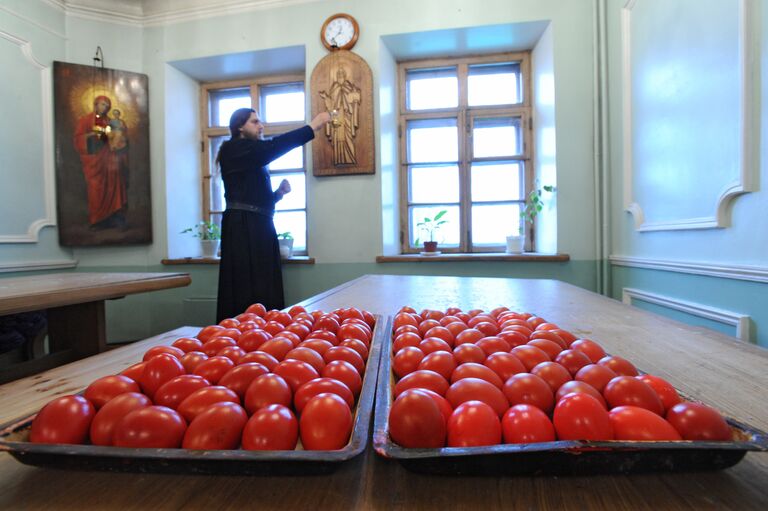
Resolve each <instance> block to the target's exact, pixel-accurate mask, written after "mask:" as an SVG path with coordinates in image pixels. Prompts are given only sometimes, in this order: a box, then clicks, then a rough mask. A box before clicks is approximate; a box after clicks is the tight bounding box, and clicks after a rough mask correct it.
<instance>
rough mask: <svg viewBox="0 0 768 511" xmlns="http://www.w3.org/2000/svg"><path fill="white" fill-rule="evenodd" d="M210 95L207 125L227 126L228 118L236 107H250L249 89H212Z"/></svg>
mask: <svg viewBox="0 0 768 511" xmlns="http://www.w3.org/2000/svg"><path fill="white" fill-rule="evenodd" d="M209 95H210V96H209V97H210V105H211V109H210V116H209V118H208V123H209V126H224V127H227V126H229V118H230V117H232V113H233V112H234V111H235V110H237V109H238V108H251V89H250V88H248V87H245V88H242V87H241V88H237V89H221V90H212V91H210V93H209Z"/></svg>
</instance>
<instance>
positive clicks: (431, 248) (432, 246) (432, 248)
mask: <svg viewBox="0 0 768 511" xmlns="http://www.w3.org/2000/svg"><path fill="white" fill-rule="evenodd" d="M424 252H437V242H436V241H425V242H424Z"/></svg>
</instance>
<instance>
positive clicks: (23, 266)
mask: <svg viewBox="0 0 768 511" xmlns="http://www.w3.org/2000/svg"><path fill="white" fill-rule="evenodd" d="M76 266H77V261H76V260H72V261H67V260H63V261H24V262H18V263H2V262H0V273H10V272H15V271H40V270H61V269H65V268H74V267H76Z"/></svg>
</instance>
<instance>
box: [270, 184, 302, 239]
mask: <svg viewBox="0 0 768 511" xmlns="http://www.w3.org/2000/svg"><path fill="white" fill-rule="evenodd" d="M286 197H287V196H286ZM274 222H275V231H276V232H277V233H278V234H280V233H283V232H290V233H291V235H292V236H293V251H294V252H306V250H307V212H306V211H276V212H275V217H274Z"/></svg>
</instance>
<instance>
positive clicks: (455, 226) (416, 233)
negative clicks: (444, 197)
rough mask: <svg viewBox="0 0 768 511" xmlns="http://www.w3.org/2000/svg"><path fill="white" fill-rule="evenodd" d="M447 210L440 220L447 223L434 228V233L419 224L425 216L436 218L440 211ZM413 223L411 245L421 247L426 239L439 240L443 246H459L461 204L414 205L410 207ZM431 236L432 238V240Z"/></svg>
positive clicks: (411, 221)
mask: <svg viewBox="0 0 768 511" xmlns="http://www.w3.org/2000/svg"><path fill="white" fill-rule="evenodd" d="M442 210H446V211H447V212H446V214H445V215H443V217H442V218H441V219H440V220H445V223H444V224H443V225H441V226H440V227H439V228H437V229H434V230H433V232H432V233H430V232H429V231H428V230H426V229H425V228H424V227H420V226H419V225H418V224H419V223H422V222H423V221H424V219H425V218H429V219H434V218H435V215H437V214H438V213H439V212H440V211H442ZM409 213H410V223H411V229H410V230H411V246H412V247H420V246H422V244H423V243H424V242H425V241H437V242H438V243H439V244H440V245H443V246H448V247H450V246H454V247H455V246H458V244H459V241H460V230H459V206H457V205H439V206H414V207H412V208H410V210H409ZM430 237H431V238H432V239H431V240H430Z"/></svg>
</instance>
